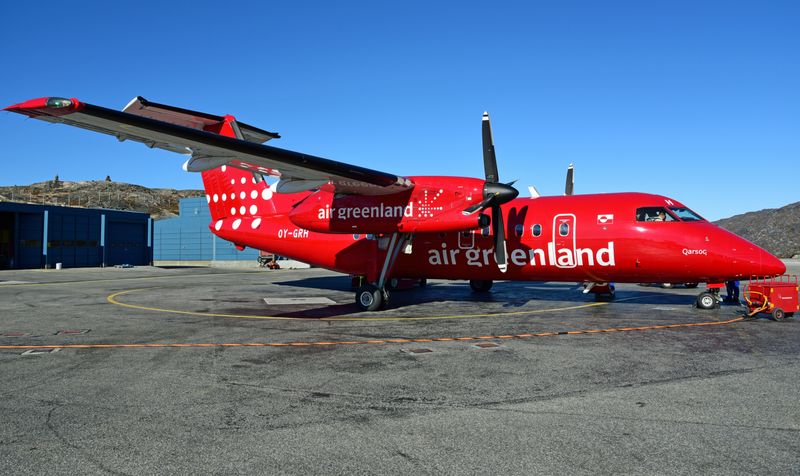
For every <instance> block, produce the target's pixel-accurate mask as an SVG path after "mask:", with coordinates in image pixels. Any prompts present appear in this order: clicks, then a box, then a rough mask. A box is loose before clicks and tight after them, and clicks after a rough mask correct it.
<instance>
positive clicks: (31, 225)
mask: <svg viewBox="0 0 800 476" xmlns="http://www.w3.org/2000/svg"><path fill="white" fill-rule="evenodd" d="M18 217H19V235H18V236H17V259H18V262H17V263H16V264H15V266H14V267H15V268H20V269H26V268H40V267H41V266H42V264H43V263H44V248H43V247H42V237H43V236H44V214H42V213H20V214H19V215H18Z"/></svg>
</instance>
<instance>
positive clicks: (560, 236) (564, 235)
mask: <svg viewBox="0 0 800 476" xmlns="http://www.w3.org/2000/svg"><path fill="white" fill-rule="evenodd" d="M575 221H576V220H575V215H573V214H572V213H560V214H558V215H556V216H555V217H553V241H552V243H553V244H554V247H555V250H554V254H555V262H556V266H558V267H559V268H574V267H576V266H577V257H576V256H575V252H576V241H575Z"/></svg>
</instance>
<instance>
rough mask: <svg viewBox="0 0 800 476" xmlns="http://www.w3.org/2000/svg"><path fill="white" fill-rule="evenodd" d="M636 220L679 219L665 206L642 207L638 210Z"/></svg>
mask: <svg viewBox="0 0 800 476" xmlns="http://www.w3.org/2000/svg"><path fill="white" fill-rule="evenodd" d="M636 221H677V220H676V219H675V217H674V216H672V214H670V213H669V212H668V211H667V209H666V208H664V207H642V208H639V209H637V210H636Z"/></svg>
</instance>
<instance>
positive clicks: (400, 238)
mask: <svg viewBox="0 0 800 476" xmlns="http://www.w3.org/2000/svg"><path fill="white" fill-rule="evenodd" d="M409 240H411V234H410V233H392V238H391V239H390V240H389V245H388V247H387V248H386V259H384V260H383V268H381V274H380V277H379V278H378V282H377V283H375V284H364V285H363V286H361V287H359V288H358V289H357V290H356V305H357V306H358V307H359V309H361V310H362V311H377V310H378V309H382V308H385V307H386V306H387V305H388V304H389V291H388V290H387V289H386V281H387V279H386V278H387V276H388V275H389V273H390V272H391V271H392V269H393V268H394V263H395V261H396V260H397V255H398V254H399V253H400V250H401V249H402V248H403V247H404V246H406V244H408V241H409Z"/></svg>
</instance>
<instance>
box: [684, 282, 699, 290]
mask: <svg viewBox="0 0 800 476" xmlns="http://www.w3.org/2000/svg"><path fill="white" fill-rule="evenodd" d="M684 286H686V287H687V288H689V289H694V288H696V287H697V283H685V284H684Z"/></svg>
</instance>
